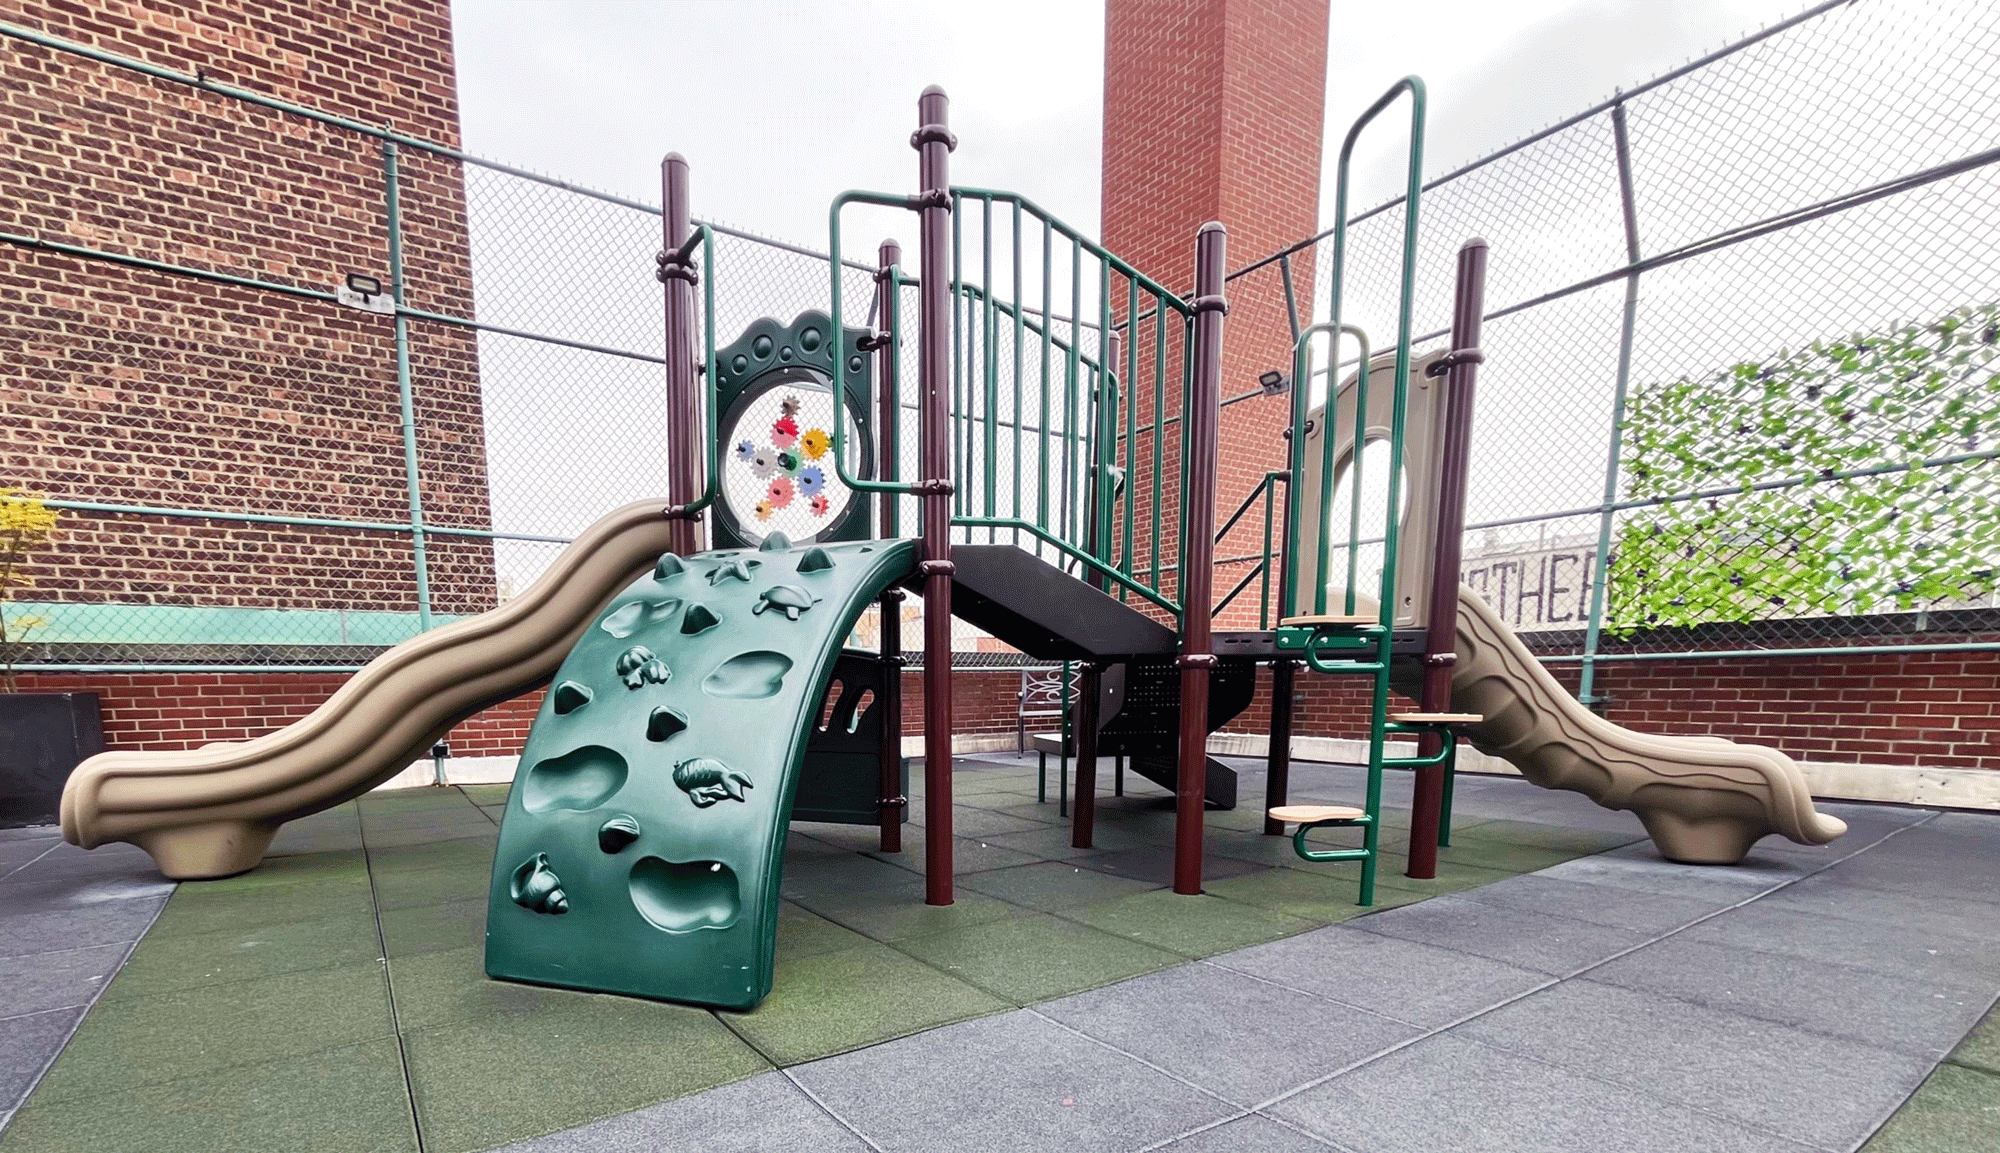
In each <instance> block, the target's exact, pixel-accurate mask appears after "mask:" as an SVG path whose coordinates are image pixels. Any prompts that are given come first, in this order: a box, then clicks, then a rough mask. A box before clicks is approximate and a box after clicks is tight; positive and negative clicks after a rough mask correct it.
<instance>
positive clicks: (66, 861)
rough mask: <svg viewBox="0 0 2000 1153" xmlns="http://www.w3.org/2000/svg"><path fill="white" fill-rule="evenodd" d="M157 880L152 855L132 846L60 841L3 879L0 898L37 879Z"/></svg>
mask: <svg viewBox="0 0 2000 1153" xmlns="http://www.w3.org/2000/svg"><path fill="white" fill-rule="evenodd" d="M114 879H115V880H131V881H158V880H160V879H161V878H160V870H159V867H158V866H156V865H154V864H153V858H151V857H149V856H147V855H146V854H145V853H144V852H142V851H141V850H139V849H138V848H136V847H134V846H132V845H126V844H110V845H105V846H103V847H102V848H97V849H79V848H77V847H76V846H75V845H70V844H58V845H56V846H55V847H54V848H52V849H50V850H49V851H48V852H46V853H43V854H41V855H40V856H38V857H36V858H35V859H34V860H33V861H30V862H29V863H27V864H25V865H22V866H21V867H20V868H18V869H15V870H13V871H12V872H10V873H8V874H7V875H6V876H5V877H4V878H0V898H5V896H6V895H7V892H8V891H9V890H10V889H11V888H12V887H13V886H15V885H19V884H25V883H31V882H35V881H85V880H114Z"/></svg>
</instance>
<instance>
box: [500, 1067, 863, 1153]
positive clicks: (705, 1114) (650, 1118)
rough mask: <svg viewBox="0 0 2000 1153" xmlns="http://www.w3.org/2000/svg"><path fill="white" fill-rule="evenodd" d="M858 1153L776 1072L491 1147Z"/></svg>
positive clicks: (549, 1151) (510, 1151)
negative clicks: (502, 1145) (566, 1128)
mask: <svg viewBox="0 0 2000 1153" xmlns="http://www.w3.org/2000/svg"><path fill="white" fill-rule="evenodd" d="M683 1149H685V1150H700V1151H701V1153H866V1150H867V1149H868V1146H867V1144H866V1143H864V1142H863V1141H862V1140H861V1138H859V1137H856V1136H855V1135H854V1133H853V1132H852V1131H851V1130H849V1129H847V1128H846V1127H845V1126H843V1125H842V1124H841V1123H840V1122H838V1121H836V1120H834V1119H833V1117H832V1116H830V1115H829V1114H828V1113H827V1111H826V1110H824V1109H822V1108H820V1107H819V1106H818V1105H816V1104H814V1103H813V1099H812V1098H810V1097H808V1096H806V1095H805V1093H804V1092H802V1091H800V1089H799V1087H798V1086H796V1085H794V1084H792V1082H791V1080H790V1079H789V1078H787V1077H786V1076H785V1075H784V1074H782V1073H760V1074H758V1075H757V1076H755V1077H746V1078H744V1079H743V1080H741V1081H735V1082H732V1083H730V1084H728V1085H724V1086H722V1087H721V1088H719V1089H711V1090H708V1091H707V1092H704V1093H702V1094H700V1095H699V1096H693V1097H683V1098H679V1099H676V1100H673V1101H663V1102H661V1103H660V1104H658V1105H649V1106H647V1107H646V1108H644V1109H635V1110H633V1111H632V1112H630V1113H621V1114H619V1115H618V1116H616V1117H607V1118H605V1119H604V1120H602V1121H593V1122H591V1123H590V1124H588V1125H582V1126H578V1127H577V1128H575V1129H569V1130H565V1131H563V1132H560V1133H552V1134H550V1135H548V1136H546V1137H538V1138H535V1139H532V1140H529V1141H523V1142H520V1143H518V1144H514V1145H507V1146H504V1147H502V1148H500V1149H496V1150H494V1151H493V1153H657V1151H660V1150H683Z"/></svg>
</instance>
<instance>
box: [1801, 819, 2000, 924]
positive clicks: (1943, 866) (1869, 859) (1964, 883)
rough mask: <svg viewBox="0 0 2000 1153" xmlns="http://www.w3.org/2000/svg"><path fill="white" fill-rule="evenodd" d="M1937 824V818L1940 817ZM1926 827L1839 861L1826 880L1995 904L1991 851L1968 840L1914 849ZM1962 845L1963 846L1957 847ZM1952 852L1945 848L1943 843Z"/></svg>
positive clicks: (1996, 864) (1995, 866) (1997, 865)
mask: <svg viewBox="0 0 2000 1153" xmlns="http://www.w3.org/2000/svg"><path fill="white" fill-rule="evenodd" d="M1940 819H1942V818H1940ZM1928 828H1929V826H1925V827H1924V828H1919V829H1912V830H1910V831H1909V832H1907V833H1904V834H1903V835H1902V836H1899V837H1896V838H1893V839H1892V840H1890V841H1888V842H1886V843H1884V844H1881V845H1877V846H1876V847H1875V848H1872V849H1870V850H1868V851H1867V852H1865V853H1862V854H1860V855H1859V856H1856V857H1853V858H1851V859H1849V860H1845V861H1842V862H1840V863H1839V864H1837V865H1835V866H1833V867H1832V868H1831V869H1828V870H1827V871H1826V875H1827V876H1828V877H1830V878H1832V879H1834V880H1837V881H1840V882H1842V883H1844V884H1849V885H1859V886H1862V887H1864V888H1870V889H1884V890H1887V891H1889V892H1893V893H1908V894H1910V895H1912V896H1916V897H1922V898H1925V899H1933V898H1939V897H1942V898H1947V899H1952V900H1960V901H1980V902H1984V903H1986V904H1989V905H1990V904H1994V903H2000V860H1996V859H1990V858H1991V856H1992V855H1993V854H1994V850H1992V849H1990V848H1987V847H1986V846H1985V845H1984V844H1983V843H1979V842H1971V841H1970V840H1969V839H1953V841H1951V842H1945V841H1944V839H1943V838H1939V839H1938V841H1937V843H1927V844H1913V842H1916V841H1917V840H1918V839H1919V838H1922V837H1924V834H1925V833H1926V832H1927V831H1928ZM1960 842H1964V847H1959V843H1960ZM1947 843H1948V844H1950V845H1951V846H1952V847H1950V848H1947V847H1945V845H1946V844H1947Z"/></svg>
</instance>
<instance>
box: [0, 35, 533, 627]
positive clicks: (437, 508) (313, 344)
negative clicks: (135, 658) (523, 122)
mask: <svg viewBox="0 0 2000 1153" xmlns="http://www.w3.org/2000/svg"><path fill="white" fill-rule="evenodd" d="M0 18H4V19H6V20H9V21H11V22H14V23H18V24H23V25H26V26H28V27H32V28H37V29H40V30H43V31H46V32H49V33H51V34H53V35H56V36H60V37H63V38H65V39H69V40H74V41H80V42H82V43H85V44H89V45H92V46H95V47H99V48H103V49H106V50H108V51H111V52H116V53H119V54H121V55H126V56H135V57H138V58H141V59H143V60H146V61H148V62H151V63H154V64H157V65H161V66H164V67H167V68H172V69H175V70H177V71H182V72H195V71H197V70H199V71H200V72H201V73H203V74H204V75H205V76H206V77H207V78H208V79H210V80H211V81H214V82H216V83H220V84H227V85H230V86H234V87H239V88H245V89H250V90H253V91H256V92H260V93H265V94H268V95H271V96H275V97H277V98H280V99H283V100H287V101H291V102H295V103H300V104H304V105H307V106H310V107H315V108H318V109H321V110H325V111H329V112H333V113H336V114H339V115H343V116H347V117H351V118H353V119H355V120H359V121H364V122H368V123H372V124H389V125H392V126H393V127H395V128H397V129H399V130H401V131H405V132H409V133H411V134H414V135H418V136H423V137H428V138H432V139H437V140H441V141H444V142H447V143H454V144H455V143H456V141H457V139H458V111H457V106H456V97H455V83H454V80H453V70H452V55H451V40H450V32H451V29H450V12H449V8H448V5H447V4H445V3H443V2H441V0H361V2H355V3H343V4H339V5H330V4H325V3H318V2H312V0H297V2H290V3H287V2H283V0H229V2H227V3H210V4H201V3H192V2H179V0H138V2H125V0H107V2H103V3H96V4H92V5H90V6H88V7H86V6H82V5H77V4H70V3H44V2H39V0H5V2H0ZM0 51H4V52H5V53H6V55H7V61H6V66H5V68H4V69H3V70H0V91H4V92H5V94H6V99H5V101H4V102H0V133H4V135H5V139H6V147H5V148H4V149H0V230H5V231H7V232H11V233H16V234H23V235H28V236H32V237H36V238H39V239H44V240H49V241H56V242H61V243H68V244H74V245H79V246H84V247H89V248H93V249H99V250H108V251H111V252H116V253H121V254H127V255H132V256H139V257H144V258H146V259H151V260H157V261H163V262H168V263H172V264H179V265H189V266H193V267H197V268H202V269H207V270H211V271H216V272H223V273H228V274H232V275H237V276H245V277H251V278H255V279H259V280H265V281H275V282H278V283H282V284H288V285H296V286H301V287H309V288H314V289H319V290H327V289H331V288H332V287H334V286H335V285H337V284H339V283H341V282H342V281H343V280H344V278H345V276H346V274H347V273H349V272H363V273H368V274H372V275H375V276H379V277H383V278H385V279H386V275H387V272H388V255H387V231H386V222H385V215H384V208H383V195H384V187H385V184H384V176H383V157H382V154H381V149H380V146H379V145H378V144H377V143H376V142H374V141H372V140H369V139H367V138H364V137H360V136H357V135H355V134H353V133H349V132H343V131H339V130H335V129H329V128H323V127H320V126H318V125H315V124H311V123H309V122H306V121H303V120H299V119H296V118H292V117H287V116H284V115H282V114H279V113H275V112H270V111H266V110H262V109H258V108H255V107H252V106H249V105H246V104H244V103H242V102H240V101H235V100H229V99H225V98H222V97H219V96H215V95H212V94H208V93H204V92H201V91H198V90H195V89H191V88H188V87H184V86H180V85H175V84H170V83H166V82H161V81H154V80H151V79H148V78H145V77H142V76H139V75H136V74H134V73H130V72H124V71H120V70H117V69H114V68H110V67H108V66H105V65H99V64H95V63H92V62H90V61H87V60H83V59H80V58H78V57H74V56H70V55H66V54H63V53H59V52H54V51H50V50H47V49H43V48H40V47H36V46H33V45H29V44H26V43H23V42H19V41H9V42H8V43H7V44H6V45H5V47H4V49H0ZM401 162H402V180H401V183H400V187H401V196H402V201H403V208H404V214H405V228H404V245H405V255H406V265H407V267H408V269H409V270H410V276H409V282H408V284H407V286H406V290H407V291H406V298H407V299H408V301H409V302H410V303H411V304H412V305H414V306H416V307H419V308H424V309H428V310H434V311H439V312H447V313H453V314H460V315H469V314H470V311H471V307H472V299H471V270H470V262H469V256H468V252H467V246H466V224H465V208H464V194H463V188H462V185H461V181H460V176H459V171H458V167H457V165H456V164H455V163H452V162H448V161H441V160H439V159H437V158H435V157H432V156H429V155H428V154H422V153H411V152H407V151H406V152H405V153H404V154H403V156H402V157H401ZM412 372H413V376H414V379H415V383H416V393H417V396H418V398H419V403H418V412H417V423H418V436H419V442H420V451H421V454H422V458H423V482H424V483H423V499H424V502H425V505H426V511H427V514H428V516H429V518H430V519H431V520H432V521H433V522H434V523H444V524H453V525H465V526H480V525H485V524H487V523H489V518H488V511H487V499H486V474H485V451H484V437H483V432H482V421H481V410H480V402H479V387H478V371H477V363H476V360H475V355H474V348H473V344H472V341H471V338H470V336H469V334H466V333H463V332H460V331H455V330H451V329H441V328H438V327H435V326H423V325H417V326H413V342H412ZM0 396H4V399H5V405H4V412H0V453H4V454H5V458H6V459H7V460H8V461H9V468H8V473H7V475H5V476H4V477H0V483H15V484H21V485H24V486H26V487H29V488H32V489H36V490H39V491H41V492H43V493H45V494H47V495H49V496H51V497H56V498H63V499H72V500H86V501H95V502H104V503H111V504H145V505H162V506H174V507H184V508H208V509H221V510H232V511H249V512H257V513H266V514H276V515H292V516H310V517H323V518H331V519H341V520H373V521H397V520H403V519H406V518H407V496H406V493H405V483H406V480H405V473H404V464H403V442H402V420H401V412H400V407H399V402H398V393H397V374H396V362H395V346H394V343H393V339H392V328H391V324H390V322H389V321H388V320H387V319H386V318H384V317H381V316H378V315H373V314H368V313H363V312H359V311H356V310H351V309H345V308H342V307H340V306H337V305H333V304H328V303H322V302H318V301H312V300H304V299H299V298H294V297H287V296H282V295H277V294H273V293H269V292H262V291H257V290H254V289H244V288H237V287H232V286H223V285H216V284H212V283H204V282H201V281H195V280H190V279H187V278H183V277H174V276H168V275H163V274H159V273H153V272H147V271H141V270H133V269H125V268H119V267H116V266H110V265H106V264H103V263H99V262H91V261H85V260H80V259H74V258H69V257H64V256H58V255H53V254H49V253H46V252H37V251H34V250H30V249H24V248H21V247H17V246H13V245H0ZM431 566H432V570H431V571H432V583H433V586H434V588H435V590H436V598H435V600H436V605H437V607H438V609H439V610H440V611H443V612H467V611H478V610H480V609H483V608H487V607H491V605H492V604H493V603H494V587H493V565H492V550H491V547H490V545H488V544H487V543H485V542H483V541H477V540H471V539H465V538H453V537H442V538H436V539H434V541H433V542H432V553H431ZM31 575H32V576H33V577H34V578H35V580H36V585H37V586H38V587H37V593H38V595H51V594H53V595H54V596H56V597H59V598H60V599H62V600H64V601H70V602H116V603H121V604H162V605H208V606H241V607H258V608H316V609H333V608H339V609H352V610H360V611H380V610H400V611H407V610H409V609H411V608H413V607H414V605H415V584H414V580H413V577H412V552H411V547H410V541H409V538H408V536H407V535H404V534H394V533H366V532H352V531H341V530H325V529H311V528H293V527H286V526H275V525H241V524H232V523H230V522H223V521H204V520H193V519H184V518H174V517H150V516H148V517H136V516H118V515H103V514H95V513H80V512H71V513H68V514H66V515H65V516H64V518H63V521H62V525H61V531H60V534H59V537H58V540H57V542H56V543H55V544H54V545H53V546H52V547H51V548H49V549H48V550H46V551H45V552H44V553H43V554H42V555H41V557H40V563H38V564H37V565H36V566H35V568H34V570H33V571H32V573H31ZM161 639H162V640H170V639H174V638H161Z"/></svg>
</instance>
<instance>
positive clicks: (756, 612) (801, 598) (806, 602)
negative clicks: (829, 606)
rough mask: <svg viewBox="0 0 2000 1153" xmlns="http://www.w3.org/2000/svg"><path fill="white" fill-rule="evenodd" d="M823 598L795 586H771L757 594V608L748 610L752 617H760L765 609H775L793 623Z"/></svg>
mask: <svg viewBox="0 0 2000 1153" xmlns="http://www.w3.org/2000/svg"><path fill="white" fill-rule="evenodd" d="M824 599H826V598H824V597H816V596H814V595H812V594H811V593H809V592H807V591H806V590H804V589H802V588H800V587H799V586H797V585H772V586H771V587H770V588H767V589H765V590H764V591H763V592H761V593H758V594H757V602H758V603H757V607H756V608H754V609H751V610H750V615H752V616H762V615H763V614H764V610H765V609H776V610H778V611H779V612H781V613H784V614H785V619H786V620H791V621H795V620H798V619H799V614H800V613H802V612H805V611H806V610H807V609H810V608H812V607H813V606H814V605H816V604H818V603H819V602H820V601H822V600H824Z"/></svg>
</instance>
